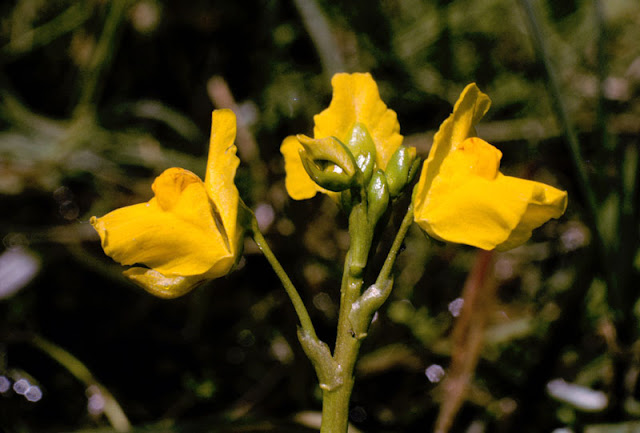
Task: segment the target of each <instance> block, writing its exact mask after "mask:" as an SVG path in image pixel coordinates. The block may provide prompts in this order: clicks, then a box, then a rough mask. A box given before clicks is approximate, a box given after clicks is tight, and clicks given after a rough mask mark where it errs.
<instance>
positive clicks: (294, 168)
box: [280, 135, 338, 200]
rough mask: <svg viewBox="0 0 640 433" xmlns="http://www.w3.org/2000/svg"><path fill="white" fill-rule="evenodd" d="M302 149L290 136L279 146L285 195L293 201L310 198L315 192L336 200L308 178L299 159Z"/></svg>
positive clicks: (334, 194)
mask: <svg viewBox="0 0 640 433" xmlns="http://www.w3.org/2000/svg"><path fill="white" fill-rule="evenodd" d="M303 149H304V147H303V146H302V144H300V142H299V141H298V139H297V138H296V137H294V136H292V135H291V136H289V137H287V138H285V139H284V140H283V141H282V145H281V146H280V152H281V153H282V156H284V170H285V172H286V173H287V175H286V177H285V180H284V185H285V187H286V188H287V193H289V196H290V197H291V198H292V199H294V200H305V199H307V198H311V197H313V196H315V195H316V193H317V192H321V193H324V194H327V195H329V196H330V197H331V198H333V199H334V200H337V197H338V194H337V193H335V192H332V191H329V190H326V189H324V188H322V187H321V186H319V185H318V184H316V183H315V182H314V181H313V180H312V179H311V177H309V174H308V173H307V171H306V170H305V169H304V166H303V165H302V160H301V159H300V150H303Z"/></svg>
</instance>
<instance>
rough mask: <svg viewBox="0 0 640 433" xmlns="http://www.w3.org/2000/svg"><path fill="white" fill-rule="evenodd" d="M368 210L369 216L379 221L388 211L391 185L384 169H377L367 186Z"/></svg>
mask: <svg viewBox="0 0 640 433" xmlns="http://www.w3.org/2000/svg"><path fill="white" fill-rule="evenodd" d="M367 201H368V212H367V217H368V218H369V220H370V221H372V222H377V221H378V220H379V219H380V217H381V216H382V215H383V214H384V213H385V212H386V210H387V206H388V204H389V186H388V185H387V179H386V177H385V175H384V172H383V171H382V170H376V172H375V173H373V176H372V177H371V182H369V186H368V187H367Z"/></svg>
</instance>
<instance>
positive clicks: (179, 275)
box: [91, 110, 242, 298]
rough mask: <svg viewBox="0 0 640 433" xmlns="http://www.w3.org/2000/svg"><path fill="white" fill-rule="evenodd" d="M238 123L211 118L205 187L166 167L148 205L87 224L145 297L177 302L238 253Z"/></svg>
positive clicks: (222, 114) (222, 116) (224, 114)
mask: <svg viewBox="0 0 640 433" xmlns="http://www.w3.org/2000/svg"><path fill="white" fill-rule="evenodd" d="M235 136H236V117H235V115H234V114H233V112H232V111H230V110H216V111H214V112H213V114H212V115H211V139H210V147H209V159H208V161H207V172H206V177H205V181H204V182H202V180H201V179H200V178H199V177H198V176H196V175H195V174H193V173H192V172H190V171H188V170H185V169H182V168H176V167H174V168H169V169H167V170H165V171H164V172H163V173H162V174H161V175H160V176H158V177H157V178H156V180H155V181H154V182H153V186H152V189H153V192H154V194H155V196H154V197H153V198H152V199H151V200H149V201H148V202H147V203H140V204H136V205H133V206H127V207H123V208H121V209H117V210H114V211H113V212H110V213H108V214H107V215H105V216H103V217H101V218H96V217H92V218H91V224H92V225H93V227H94V228H95V229H96V230H97V232H98V234H99V235H100V240H101V241H102V248H103V249H104V252H105V253H106V254H107V255H108V256H110V257H111V258H113V259H114V260H115V261H117V262H119V263H121V264H122V265H144V266H145V267H139V266H136V267H132V268H130V269H128V270H126V271H125V272H124V275H126V276H127V277H128V278H130V279H131V280H132V281H133V282H135V283H136V284H138V285H140V286H141V287H143V288H144V289H145V290H147V291H148V292H150V293H152V294H154V295H156V296H159V297H162V298H175V297H177V296H181V295H183V294H185V293H187V292H189V291H190V290H191V289H193V288H194V287H195V286H197V285H198V284H200V283H202V282H203V281H206V280H210V279H213V278H218V277H221V276H223V275H225V274H227V273H228V272H229V271H230V270H231V268H232V267H233V265H234V263H235V260H236V257H237V256H238V254H239V241H240V240H241V237H242V229H241V228H239V227H238V224H237V217H238V203H239V196H238V190H237V188H236V186H235V184H234V182H233V180H234V177H235V173H236V169H237V168H238V164H239V163H240V161H239V159H238V157H237V156H236V147H235V146H234V144H233V141H234V140H235Z"/></svg>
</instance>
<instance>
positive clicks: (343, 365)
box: [320, 203, 413, 433]
mask: <svg viewBox="0 0 640 433" xmlns="http://www.w3.org/2000/svg"><path fill="white" fill-rule="evenodd" d="M366 215H367V212H366V206H365V205H363V204H362V203H360V204H358V205H356V206H354V208H353V210H352V212H351V215H350V217H349V233H350V235H351V247H350V248H349V252H348V253H347V258H346V261H345V267H344V274H343V279H342V291H341V298H340V317H339V319H338V333H337V337H336V348H335V351H334V356H333V358H334V360H335V365H336V371H335V373H334V380H333V382H334V383H337V384H339V386H337V387H336V388H333V389H323V394H322V427H321V429H320V432H321V433H345V432H346V431H347V428H348V424H349V401H350V399H351V392H352V391H353V385H354V377H353V371H354V368H355V364H356V361H357V358H358V352H359V350H360V345H361V344H362V340H363V339H364V338H365V337H366V335H367V333H366V331H367V328H368V327H369V323H370V321H371V317H372V315H373V313H374V312H375V310H377V309H378V308H380V306H381V305H382V304H383V303H384V301H385V300H386V299H387V298H388V297H389V294H390V293H391V288H392V284H391V282H392V281H391V280H392V277H391V271H392V269H393V265H394V263H395V260H396V257H397V256H398V253H399V252H400V249H401V247H402V242H403V241H404V238H405V236H406V235H407V231H408V230H409V227H410V226H411V224H412V222H413V204H411V205H410V206H409V209H408V210H407V214H406V215H405V217H404V219H403V220H402V224H401V225H400V228H399V230H398V233H397V234H396V238H395V239H394V241H393V244H392V246H391V249H390V251H389V253H388V255H387V258H386V259H385V262H384V265H383V266H382V269H381V271H380V273H379V275H378V278H377V279H376V283H375V284H374V286H372V287H370V288H369V289H367V290H366V291H365V292H364V293H361V292H362V286H363V271H364V267H365V266H366V264H367V257H368V255H369V251H370V250H371V246H372V242H373V232H374V228H375V223H376V222H375V221H369V220H368V219H367V218H366Z"/></svg>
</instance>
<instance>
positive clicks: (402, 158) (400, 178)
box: [385, 146, 416, 197]
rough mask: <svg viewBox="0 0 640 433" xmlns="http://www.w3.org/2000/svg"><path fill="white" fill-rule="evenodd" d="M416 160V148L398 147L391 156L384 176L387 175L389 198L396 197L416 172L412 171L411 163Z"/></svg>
mask: <svg viewBox="0 0 640 433" xmlns="http://www.w3.org/2000/svg"><path fill="white" fill-rule="evenodd" d="M415 159H416V148H415V147H407V146H400V147H398V149H397V150H396V151H395V152H394V153H393V155H391V159H389V163H388V164H387V168H386V169H385V174H386V175H387V183H388V184H389V194H390V195H391V197H397V196H398V195H399V194H400V193H401V192H402V190H403V189H404V187H405V186H407V184H408V183H409V182H411V179H412V177H413V175H415V172H416V170H413V173H412V167H413V162H414V160H415Z"/></svg>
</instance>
